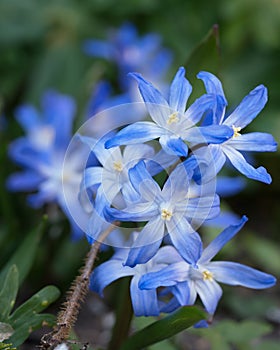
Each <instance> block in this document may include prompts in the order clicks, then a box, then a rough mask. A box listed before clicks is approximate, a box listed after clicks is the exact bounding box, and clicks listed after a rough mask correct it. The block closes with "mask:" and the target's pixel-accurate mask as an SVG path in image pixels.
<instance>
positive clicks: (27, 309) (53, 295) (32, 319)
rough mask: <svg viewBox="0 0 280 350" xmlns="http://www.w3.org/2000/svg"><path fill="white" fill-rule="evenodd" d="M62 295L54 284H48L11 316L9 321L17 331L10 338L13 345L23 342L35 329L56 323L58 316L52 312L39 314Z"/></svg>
mask: <svg viewBox="0 0 280 350" xmlns="http://www.w3.org/2000/svg"><path fill="white" fill-rule="evenodd" d="M59 295H60V292H59V290H58V289H57V288H56V287H54V286H47V287H45V288H43V289H41V290H40V291H39V292H38V293H36V294H35V295H33V296H32V297H31V298H30V299H28V300H27V301H26V302H25V303H24V304H22V305H21V306H20V307H19V308H18V309H16V310H15V311H14V313H13V314H12V315H11V316H10V317H9V319H8V321H9V323H10V324H11V326H12V327H13V328H14V330H15V332H14V333H13V335H12V336H11V337H10V338H9V340H8V341H9V342H11V343H12V344H13V346H18V345H20V344H22V343H23V342H24V341H25V340H26V339H27V338H28V336H29V334H30V333H31V332H33V331H34V330H35V329H38V328H41V327H43V326H52V325H54V324H55V320H56V317H55V316H54V315H50V314H37V313H38V312H40V311H42V310H44V309H45V308H47V307H48V306H49V305H50V304H51V303H52V302H53V301H55V300H56V299H57V298H58V297H59Z"/></svg>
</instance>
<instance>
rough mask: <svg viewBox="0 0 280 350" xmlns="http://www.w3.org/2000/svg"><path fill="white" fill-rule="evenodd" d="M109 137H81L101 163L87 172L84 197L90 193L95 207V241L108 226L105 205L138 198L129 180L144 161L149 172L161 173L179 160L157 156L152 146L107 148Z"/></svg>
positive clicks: (91, 234)
mask: <svg viewBox="0 0 280 350" xmlns="http://www.w3.org/2000/svg"><path fill="white" fill-rule="evenodd" d="M109 137H110V135H106V136H104V137H103V138H101V139H100V140H96V139H94V138H91V137H87V136H80V140H81V141H82V142H83V143H85V144H86V145H88V146H89V148H90V149H91V152H92V154H94V156H95V157H96V158H97V160H98V161H99V163H100V165H97V166H91V167H88V168H86V169H85V171H84V176H83V181H82V186H81V194H80V195H81V196H82V195H83V192H87V193H88V196H89V198H91V199H90V201H91V202H92V204H93V212H92V215H91V218H90V222H89V225H88V230H87V234H88V236H89V237H91V238H92V239H97V238H98V235H99V234H100V232H102V231H103V230H104V229H106V226H108V223H107V222H106V220H105V219H104V215H103V210H104V208H105V206H110V205H115V206H118V207H120V206H121V207H125V205H126V201H129V202H130V201H131V200H133V199H134V197H135V195H137V196H138V194H137V193H135V190H134V189H133V187H132V186H131V183H130V181H129V176H128V172H129V169H131V168H132V167H134V166H135V165H136V164H137V163H138V162H139V161H140V160H144V161H145V164H147V167H148V169H149V171H151V173H152V174H157V173H158V172H160V171H162V167H165V166H169V165H170V164H173V163H174V161H175V160H176V159H174V157H170V156H169V155H167V154H165V153H164V152H162V151H160V152H158V153H156V154H155V151H154V148H153V147H151V146H149V145H142V144H141V145H128V146H126V147H124V149H123V150H121V149H120V147H115V148H113V149H106V148H105V147H104V143H105V141H106V140H107V139H108V138H109ZM93 198H94V200H93ZM110 221H112V220H110Z"/></svg>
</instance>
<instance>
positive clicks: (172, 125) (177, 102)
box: [106, 67, 233, 156]
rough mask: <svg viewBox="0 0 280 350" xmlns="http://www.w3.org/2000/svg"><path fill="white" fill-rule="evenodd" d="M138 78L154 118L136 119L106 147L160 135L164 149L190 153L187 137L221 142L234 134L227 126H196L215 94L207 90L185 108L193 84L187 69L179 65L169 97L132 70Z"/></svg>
mask: <svg viewBox="0 0 280 350" xmlns="http://www.w3.org/2000/svg"><path fill="white" fill-rule="evenodd" d="M131 75H132V76H133V77H134V78H135V79H136V80H137V82H138V85H139V90H140V92H141V95H142V98H143V100H144V101H145V103H146V107H147V110H148V111H149V114H150V116H151V118H152V119H153V122H137V123H134V124H132V125H129V126H127V127H126V128H124V129H122V130H121V131H120V132H119V133H118V134H117V135H116V136H115V137H113V138H112V139H111V140H109V141H107V143H106V147H108V148H110V147H113V146H120V145H123V144H133V143H139V142H146V141H149V140H153V139H156V138H158V137H159V142H160V144H161V146H162V148H163V149H164V150H165V152H167V153H170V154H176V155H178V156H187V154H188V146H187V145H186V143H185V141H188V142H189V143H191V144H192V145H193V146H195V145H197V144H205V143H214V144H216V143H221V142H224V141H226V140H228V139H229V138H231V137H232V135H233V130H232V128H231V127H228V126H219V127H217V126H216V125H214V126H211V125H209V126H202V127H196V126H195V125H196V123H198V122H199V121H200V119H201V118H202V116H203V114H204V113H205V112H206V111H207V110H209V109H210V108H213V103H215V95H213V94H206V95H203V96H201V97H200V98H198V99H197V100H196V101H195V102H194V103H193V104H192V105H191V106H190V107H189V108H188V109H187V110H186V111H185V109H186V103H187V101H188V98H189V96H190V94H191V91H192V87H191V85H190V83H189V82H188V80H187V79H186V78H185V69H184V68H183V67H181V68H179V70H178V72H177V73H176V75H175V77H174V79H173V82H172V84H171V86H170V91H169V99H168V101H167V100H166V99H165V98H164V97H163V95H162V94H161V93H160V92H159V91H158V90H157V89H156V88H155V87H154V86H153V85H152V84H151V83H150V82H148V81H146V80H145V79H144V78H143V77H142V76H141V75H140V74H138V73H132V74H131Z"/></svg>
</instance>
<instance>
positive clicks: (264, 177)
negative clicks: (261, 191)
mask: <svg viewBox="0 0 280 350" xmlns="http://www.w3.org/2000/svg"><path fill="white" fill-rule="evenodd" d="M223 151H224V153H225V155H226V156H227V157H228V159H229V160H230V162H231V164H232V165H233V166H234V167H235V168H236V169H237V170H238V171H240V172H241V174H243V175H245V176H246V177H248V178H249V179H253V180H258V181H261V182H264V183H266V184H270V183H271V181H272V179H271V176H270V175H269V174H268V172H267V171H266V169H265V168H264V167H262V166H260V167H258V168H257V169H255V168H254V167H252V165H250V164H249V163H247V161H246V159H245V158H244V157H243V155H242V154H241V153H240V152H239V151H237V150H235V149H234V148H233V147H230V146H223Z"/></svg>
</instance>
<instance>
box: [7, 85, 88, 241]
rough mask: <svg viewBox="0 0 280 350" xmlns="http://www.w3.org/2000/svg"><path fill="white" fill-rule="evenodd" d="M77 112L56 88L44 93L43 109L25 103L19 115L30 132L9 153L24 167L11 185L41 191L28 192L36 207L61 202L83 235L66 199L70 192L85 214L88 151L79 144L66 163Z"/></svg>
mask: <svg viewBox="0 0 280 350" xmlns="http://www.w3.org/2000/svg"><path fill="white" fill-rule="evenodd" d="M75 112H76V105H75V101H74V100H73V99H72V98H71V97H69V96H66V95H60V94H58V93H57V92H55V91H48V92H46V93H45V94H44V95H43V98H42V113H40V112H38V111H37V110H36V109H35V108H34V107H33V106H32V105H23V106H21V107H19V108H18V109H17V110H16V118H17V120H18V122H19V123H20V124H21V126H22V127H23V129H24V131H25V132H26V136H24V137H21V138H19V139H17V140H15V141H13V142H12V143H11V145H10V148H9V156H10V158H11V159H12V160H13V161H15V162H16V163H17V164H19V165H20V166H22V167H23V168H24V170H23V171H22V172H18V173H15V174H12V175H11V176H10V177H9V178H8V181H7V187H8V189H9V190H11V191H37V193H33V194H31V195H29V196H28V202H29V204H30V205H32V206H33V207H35V208H38V207H41V206H42V205H43V204H45V203H51V202H56V203H58V204H59V206H60V207H61V209H62V210H63V211H64V213H65V214H66V215H67V216H68V219H69V220H70V223H71V225H72V228H73V229H74V234H75V235H77V236H80V235H81V232H80V228H79V227H78V225H77V224H76V223H75V221H74V219H73V218H72V216H71V214H70V212H69V210H68V205H69V203H66V201H65V196H66V197H67V198H68V199H70V200H71V201H72V204H73V206H75V208H76V210H77V211H80V212H81V215H83V214H82V209H81V208H80V206H79V203H78V200H77V198H78V196H77V193H78V189H79V183H80V181H81V177H82V168H81V167H82V162H81V159H82V155H83V152H84V151H83V150H81V147H80V146H77V149H76V150H75V151H74V152H73V153H72V154H71V155H70V157H69V158H68V159H67V161H66V162H65V163H64V157H65V152H66V150H67V147H68V145H69V142H70V140H71V137H72V123H73V118H74V115H75ZM76 191H77V193H76ZM75 201H76V202H77V204H75Z"/></svg>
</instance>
